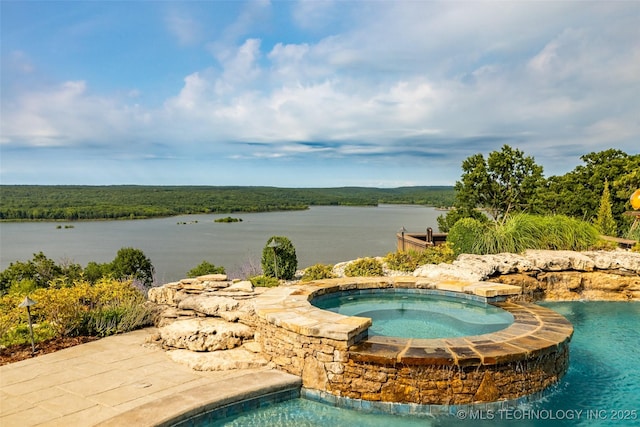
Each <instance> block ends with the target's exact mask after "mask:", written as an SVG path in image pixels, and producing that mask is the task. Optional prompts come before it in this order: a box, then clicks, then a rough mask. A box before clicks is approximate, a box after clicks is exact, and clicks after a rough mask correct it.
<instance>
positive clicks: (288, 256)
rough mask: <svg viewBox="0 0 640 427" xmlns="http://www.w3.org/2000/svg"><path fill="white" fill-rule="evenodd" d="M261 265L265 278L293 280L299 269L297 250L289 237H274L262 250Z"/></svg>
mask: <svg viewBox="0 0 640 427" xmlns="http://www.w3.org/2000/svg"><path fill="white" fill-rule="evenodd" d="M261 264H262V271H263V272H264V275H265V276H267V277H276V278H278V279H285V280H291V279H293V277H294V276H295V274H296V269H297V268H298V257H297V256H296V248H295V247H294V246H293V244H292V243H291V240H289V239H288V238H287V237H284V236H272V237H271V238H269V240H267V244H266V245H265V247H264V248H263V249H262V260H261Z"/></svg>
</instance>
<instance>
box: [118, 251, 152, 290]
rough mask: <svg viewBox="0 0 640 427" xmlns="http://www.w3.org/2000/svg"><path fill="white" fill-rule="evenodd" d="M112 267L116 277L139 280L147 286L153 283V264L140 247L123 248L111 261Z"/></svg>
mask: <svg viewBox="0 0 640 427" xmlns="http://www.w3.org/2000/svg"><path fill="white" fill-rule="evenodd" d="M110 267H111V268H110V272H111V274H113V276H114V277H115V278H116V279H119V280H129V279H133V280H139V281H140V282H141V283H142V284H144V285H145V286H151V285H153V275H154V272H155V270H154V268H153V264H151V260H150V259H149V258H147V256H146V255H145V254H144V252H142V251H141V250H140V249H135V248H121V249H120V250H118V253H117V254H116V257H115V258H114V260H113V261H111V264H110Z"/></svg>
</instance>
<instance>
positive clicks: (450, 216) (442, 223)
mask: <svg viewBox="0 0 640 427" xmlns="http://www.w3.org/2000/svg"><path fill="white" fill-rule="evenodd" d="M462 218H473V219H475V220H478V221H480V222H488V221H489V218H488V217H487V216H486V215H485V214H483V213H482V212H480V211H479V210H477V209H469V208H456V209H453V210H450V211H448V212H447V214H446V215H440V216H438V218H437V219H436V220H437V221H438V229H439V230H440V231H441V232H442V233H448V232H449V230H451V227H453V226H454V225H455V223H456V222H458V220H460V219H462Z"/></svg>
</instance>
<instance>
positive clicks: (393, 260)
mask: <svg viewBox="0 0 640 427" xmlns="http://www.w3.org/2000/svg"><path fill="white" fill-rule="evenodd" d="M453 260H455V255H454V253H453V250H452V249H451V245H449V243H445V244H443V245H437V246H427V247H426V248H425V249H424V250H422V251H417V250H414V249H409V250H408V251H398V252H390V253H388V254H387V255H386V256H385V257H384V262H385V263H386V264H387V268H389V269H391V270H397V271H404V272H411V271H414V270H415V269H416V268H418V267H420V266H421V265H425V264H440V263H441V262H447V263H450V262H453Z"/></svg>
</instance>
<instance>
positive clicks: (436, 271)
mask: <svg viewBox="0 0 640 427" xmlns="http://www.w3.org/2000/svg"><path fill="white" fill-rule="evenodd" d="M413 275H414V276H416V277H424V278H427V279H431V280H452V281H466V282H480V281H482V280H484V279H485V272H484V271H472V270H471V269H468V268H466V267H465V266H464V265H461V264H459V265H453V264H444V263H442V264H437V265H436V264H425V265H423V266H421V267H418V268H417V269H416V270H415V271H414V272H413Z"/></svg>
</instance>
